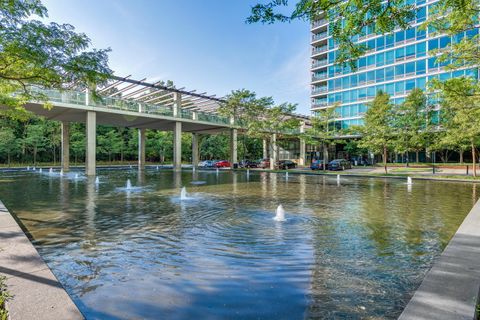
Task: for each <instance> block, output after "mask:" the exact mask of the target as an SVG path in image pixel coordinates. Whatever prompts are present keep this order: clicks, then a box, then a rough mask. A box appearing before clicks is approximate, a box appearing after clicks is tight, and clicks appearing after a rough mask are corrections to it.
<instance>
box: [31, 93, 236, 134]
mask: <svg viewBox="0 0 480 320" xmlns="http://www.w3.org/2000/svg"><path fill="white" fill-rule="evenodd" d="M32 91H35V92H37V93H40V94H43V95H45V96H46V97H47V98H48V99H49V100H50V101H51V102H59V103H68V104H76V105H82V106H85V107H87V106H89V107H100V108H106V109H113V110H124V111H131V112H140V113H146V114H154V115H162V116H167V117H173V116H174V113H173V108H172V107H171V106H165V105H157V104H147V103H143V102H138V101H134V100H126V99H120V98H114V97H105V96H100V97H98V99H90V102H89V103H88V105H87V103H86V100H87V95H86V93H84V92H77V91H66V90H65V91H58V90H50V89H38V88H35V89H32ZM178 117H179V118H182V119H190V120H192V119H193V112H192V111H190V110H185V109H182V110H181V112H180V114H179V115H178ZM196 120H198V121H204V122H210V123H215V124H222V125H223V124H227V125H228V124H230V119H229V118H227V117H222V116H219V115H216V114H211V113H206V112H197V118H196Z"/></svg>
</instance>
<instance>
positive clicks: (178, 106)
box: [173, 92, 182, 118]
mask: <svg viewBox="0 0 480 320" xmlns="http://www.w3.org/2000/svg"><path fill="white" fill-rule="evenodd" d="M173 116H174V117H177V118H180V117H181V116H182V94H181V93H178V92H174V93H173Z"/></svg>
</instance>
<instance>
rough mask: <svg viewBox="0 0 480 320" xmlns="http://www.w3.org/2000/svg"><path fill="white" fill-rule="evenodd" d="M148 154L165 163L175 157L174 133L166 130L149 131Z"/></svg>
mask: <svg viewBox="0 0 480 320" xmlns="http://www.w3.org/2000/svg"><path fill="white" fill-rule="evenodd" d="M146 152H147V155H152V156H154V157H157V156H158V158H159V159H160V163H164V162H165V161H166V160H167V159H168V160H171V159H172V158H173V134H172V132H166V131H147V146H146Z"/></svg>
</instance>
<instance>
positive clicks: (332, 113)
mask: <svg viewBox="0 0 480 320" xmlns="http://www.w3.org/2000/svg"><path fill="white" fill-rule="evenodd" d="M335 118H337V112H336V110H335V107H333V108H326V109H321V110H318V111H316V112H315V114H314V116H313V117H312V118H311V128H308V129H307V130H305V134H304V135H303V136H304V138H305V142H306V143H308V144H312V145H317V144H320V145H321V147H322V150H323V161H324V164H326V163H328V146H329V143H330V142H331V141H332V140H333V139H334V138H335V137H336V135H337V133H336V132H335V130H334V128H333V127H332V123H333V122H334V121H335ZM323 170H324V171H325V170H326V166H325V165H324V166H323Z"/></svg>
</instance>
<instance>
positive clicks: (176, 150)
mask: <svg viewBox="0 0 480 320" xmlns="http://www.w3.org/2000/svg"><path fill="white" fill-rule="evenodd" d="M173 170H176V171H180V170H182V123H181V122H180V121H177V122H175V126H174V128H173Z"/></svg>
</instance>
